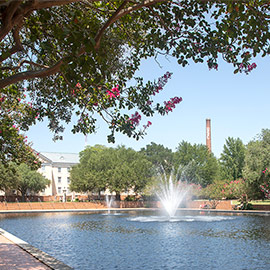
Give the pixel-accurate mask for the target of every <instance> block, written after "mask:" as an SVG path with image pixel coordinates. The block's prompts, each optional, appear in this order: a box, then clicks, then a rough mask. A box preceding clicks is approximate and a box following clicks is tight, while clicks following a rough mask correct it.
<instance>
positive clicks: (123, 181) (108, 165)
mask: <svg viewBox="0 0 270 270" xmlns="http://www.w3.org/2000/svg"><path fill="white" fill-rule="evenodd" d="M151 168H152V164H151V163H150V162H149V161H148V160H146V159H145V157H144V156H143V155H142V154H140V153H138V152H136V151H135V150H133V149H131V148H128V149H127V148H125V147H124V146H120V147H118V148H115V149H114V148H107V147H104V146H100V145H97V146H94V147H88V148H86V149H85V150H84V151H82V152H81V153H80V163H79V164H78V165H76V166H74V167H72V170H71V184H70V189H71V190H74V191H79V192H87V191H90V192H101V191H105V190H106V189H109V191H110V192H115V193H116V195H117V197H118V199H119V196H120V193H121V192H124V191H126V190H129V189H132V190H133V191H134V192H135V193H138V192H140V191H142V190H143V188H144V187H145V185H146V184H147V182H148V181H149V180H150V179H151V176H152V170H151Z"/></svg>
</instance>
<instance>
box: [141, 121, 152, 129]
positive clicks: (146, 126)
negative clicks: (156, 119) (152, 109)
mask: <svg viewBox="0 0 270 270" xmlns="http://www.w3.org/2000/svg"><path fill="white" fill-rule="evenodd" d="M151 125H152V122H150V121H148V122H147V124H146V125H143V128H144V129H147V128H148V127H150V126H151Z"/></svg>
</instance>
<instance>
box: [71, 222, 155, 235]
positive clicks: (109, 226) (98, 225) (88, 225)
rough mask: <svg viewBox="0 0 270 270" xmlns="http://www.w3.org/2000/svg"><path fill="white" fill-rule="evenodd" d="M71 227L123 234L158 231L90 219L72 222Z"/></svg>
mask: <svg viewBox="0 0 270 270" xmlns="http://www.w3.org/2000/svg"><path fill="white" fill-rule="evenodd" d="M71 227H72V228H75V229H79V230H81V231H92V232H106V233H121V234H132V233H147V234H152V233H154V232H156V230H153V229H151V230H150V229H142V228H136V227H123V226H120V225H118V226H117V225H115V224H114V223H110V222H107V221H105V220H89V221H84V222H77V223H74V224H72V225H71Z"/></svg>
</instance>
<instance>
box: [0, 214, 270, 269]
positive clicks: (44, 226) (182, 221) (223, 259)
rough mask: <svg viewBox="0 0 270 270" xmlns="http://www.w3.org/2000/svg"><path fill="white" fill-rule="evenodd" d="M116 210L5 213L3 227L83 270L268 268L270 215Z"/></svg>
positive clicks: (1, 222) (1, 220)
mask: <svg viewBox="0 0 270 270" xmlns="http://www.w3.org/2000/svg"><path fill="white" fill-rule="evenodd" d="M113 214H114V211H112V212H111V215H102V214H100V213H96V212H93V213H90V214H85V213H50V214H24V215H19V214H9V215H3V214H2V215H0V227H1V228H3V229H5V230H7V231H9V232H10V233H12V234H14V235H16V236H18V237H19V238H21V239H23V240H25V241H27V242H29V243H30V244H32V245H34V246H36V247H37V248H39V249H41V250H43V251H45V252H47V253H49V254H50V255H52V256H54V257H56V258H57V259H59V260H61V261H63V262H65V263H66V264H68V265H70V266H72V267H74V268H75V269H79V270H89V269H95V270H96V269H97V270H101V269H104V270H105V269H106V270H111V269H121V270H122V269H123V270H126V269H134V270H144V269H146V270H166V269H183V270H186V269H235V270H244V269H247V270H250V269H257V270H266V269H267V270H268V269H270V259H269V258H270V216H259V215H225V214H223V215H219V214H215V213H204V212H202V213H199V212H196V213H194V212H186V211H178V212H177V213H176V215H175V217H173V218H169V217H168V216H166V215H164V216H163V215H162V214H161V213H159V212H158V211H129V212H121V215H113Z"/></svg>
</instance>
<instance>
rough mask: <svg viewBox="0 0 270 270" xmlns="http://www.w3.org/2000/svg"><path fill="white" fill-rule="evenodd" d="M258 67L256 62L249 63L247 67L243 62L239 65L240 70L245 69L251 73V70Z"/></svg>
mask: <svg viewBox="0 0 270 270" xmlns="http://www.w3.org/2000/svg"><path fill="white" fill-rule="evenodd" d="M256 67H257V65H256V63H252V64H251V65H248V66H247V67H246V68H245V66H244V64H243V63H241V64H240V65H239V71H240V72H243V71H244V72H245V73H249V72H250V71H252V70H253V69H254V68H256Z"/></svg>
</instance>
